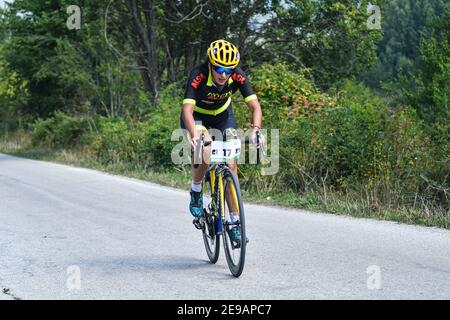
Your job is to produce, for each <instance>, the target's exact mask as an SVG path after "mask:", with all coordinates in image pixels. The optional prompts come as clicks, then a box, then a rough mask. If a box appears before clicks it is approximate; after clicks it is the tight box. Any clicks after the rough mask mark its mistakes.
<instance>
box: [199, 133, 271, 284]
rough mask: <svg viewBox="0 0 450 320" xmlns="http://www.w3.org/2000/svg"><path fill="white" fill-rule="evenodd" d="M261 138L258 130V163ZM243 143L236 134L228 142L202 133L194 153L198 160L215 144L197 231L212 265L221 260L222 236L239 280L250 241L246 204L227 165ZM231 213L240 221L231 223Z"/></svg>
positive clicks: (229, 265)
mask: <svg viewBox="0 0 450 320" xmlns="http://www.w3.org/2000/svg"><path fill="white" fill-rule="evenodd" d="M260 137H261V135H260V133H259V131H258V132H257V133H256V145H257V146H259V148H257V153H256V162H257V163H259V162H260V151H262V152H263V154H264V149H263V144H262V143H261V144H260V140H261V138H260ZM261 142H262V141H261ZM242 143H244V144H249V140H248V138H247V139H245V140H244V141H242V140H241V139H239V138H238V137H237V135H236V134H234V135H233V136H232V137H231V139H227V140H226V141H205V135H204V134H203V133H202V134H201V135H200V139H199V143H198V144H197V147H196V149H195V151H194V156H195V159H200V157H201V155H203V148H204V147H206V146H209V145H211V164H210V165H209V167H208V170H207V171H206V174H205V177H204V178H203V183H202V191H203V212H204V215H203V217H201V218H196V219H194V221H193V223H194V225H195V226H196V228H197V229H200V230H202V234H203V242H204V244H205V248H206V253H207V255H208V258H209V260H210V261H211V263H216V262H217V260H218V258H219V253H220V236H222V239H223V247H224V251H225V257H226V260H227V264H228V267H229V269H230V271H231V274H232V275H233V276H235V277H239V276H240V275H241V274H242V271H243V269H244V263H245V253H246V247H247V242H248V239H247V237H246V232H245V214H244V205H243V201H242V195H241V190H240V187H239V181H238V179H237V177H236V175H235V174H234V172H233V171H232V170H231V169H230V168H229V167H228V165H227V162H230V161H233V160H236V159H237V158H239V156H240V152H241V146H242ZM196 163H198V162H196ZM194 166H198V164H195V165H194ZM236 211H237V212H236ZM230 212H233V213H237V214H238V215H239V220H238V221H236V222H231V218H230ZM232 228H238V231H239V233H240V235H241V241H237V242H236V241H233V240H232V238H231V237H230V232H232V230H231V229H232Z"/></svg>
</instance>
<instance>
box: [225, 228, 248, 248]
mask: <svg viewBox="0 0 450 320" xmlns="http://www.w3.org/2000/svg"><path fill="white" fill-rule="evenodd" d="M228 234H229V235H230V239H231V240H232V241H233V242H236V243H237V244H238V246H240V244H241V231H239V228H238V227H233V228H231V229H230V230H229V231H228ZM245 240H246V242H247V243H248V242H249V239H248V237H245Z"/></svg>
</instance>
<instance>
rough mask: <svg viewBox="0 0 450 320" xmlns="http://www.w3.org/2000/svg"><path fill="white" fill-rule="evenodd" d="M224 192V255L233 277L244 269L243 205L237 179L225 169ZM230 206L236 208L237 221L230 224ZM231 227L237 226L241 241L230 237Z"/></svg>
mask: <svg viewBox="0 0 450 320" xmlns="http://www.w3.org/2000/svg"><path fill="white" fill-rule="evenodd" d="M224 194H225V195H227V196H226V201H224V206H225V207H224V208H223V209H224V214H225V219H224V220H223V221H222V223H223V230H224V232H223V245H224V250H225V257H226V259H227V264H228V267H229V269H230V271H231V273H232V274H233V276H235V277H239V276H240V275H241V274H242V271H243V270H244V264H245V251H246V245H247V242H246V239H247V238H246V234H245V215H244V206H243V202H242V197H241V190H240V188H239V183H238V180H237V178H236V176H235V174H234V172H232V171H231V170H227V171H226V172H225V174H224ZM230 208H231V209H232V210H233V211H235V210H236V209H237V210H238V212H237V213H238V214H239V222H238V223H235V224H232V223H231V218H230ZM231 228H238V231H239V232H240V234H241V241H239V242H235V241H233V240H232V239H231V238H230V232H231Z"/></svg>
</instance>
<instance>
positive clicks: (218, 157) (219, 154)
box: [211, 139, 241, 163]
mask: <svg viewBox="0 0 450 320" xmlns="http://www.w3.org/2000/svg"><path fill="white" fill-rule="evenodd" d="M240 155H241V140H240V139H232V140H229V141H212V143H211V163H223V162H228V161H232V160H236V159H239V156H240Z"/></svg>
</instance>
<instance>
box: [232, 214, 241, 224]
mask: <svg viewBox="0 0 450 320" xmlns="http://www.w3.org/2000/svg"><path fill="white" fill-rule="evenodd" d="M230 219H231V222H232V223H235V222H236V221H239V216H238V214H237V213H234V212H230Z"/></svg>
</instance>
